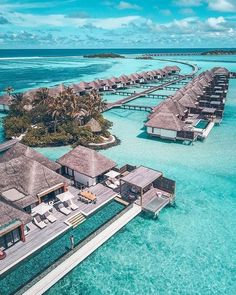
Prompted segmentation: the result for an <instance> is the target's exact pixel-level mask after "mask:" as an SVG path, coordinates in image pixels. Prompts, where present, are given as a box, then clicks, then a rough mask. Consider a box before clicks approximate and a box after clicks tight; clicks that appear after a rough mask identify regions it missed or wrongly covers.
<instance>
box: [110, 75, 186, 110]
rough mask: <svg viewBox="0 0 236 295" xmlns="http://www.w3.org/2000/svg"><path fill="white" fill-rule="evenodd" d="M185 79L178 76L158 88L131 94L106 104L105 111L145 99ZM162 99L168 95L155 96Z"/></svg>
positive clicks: (154, 87)
mask: <svg viewBox="0 0 236 295" xmlns="http://www.w3.org/2000/svg"><path fill="white" fill-rule="evenodd" d="M184 79H186V76H179V77H178V78H177V79H173V80H171V81H168V82H164V83H162V84H160V85H158V86H153V87H151V88H149V89H146V90H144V91H142V92H139V93H134V94H131V95H130V96H128V97H125V98H122V99H120V100H118V101H116V102H113V103H108V104H107V107H106V110H110V109H112V108H114V107H120V106H121V105H124V104H126V103H127V102H130V101H132V100H134V99H136V98H139V97H147V96H148V95H151V93H152V92H155V91H157V90H162V89H163V88H165V87H166V86H169V85H172V84H175V83H178V82H179V81H182V80H184ZM154 95H155V94H152V96H154ZM157 96H159V98H160V97H162V98H164V97H165V98H166V97H167V96H168V95H166V96H165V95H157Z"/></svg>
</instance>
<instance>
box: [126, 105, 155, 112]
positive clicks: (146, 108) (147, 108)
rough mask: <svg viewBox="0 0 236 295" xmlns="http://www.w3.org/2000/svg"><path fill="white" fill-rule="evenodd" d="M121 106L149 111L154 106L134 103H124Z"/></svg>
mask: <svg viewBox="0 0 236 295" xmlns="http://www.w3.org/2000/svg"><path fill="white" fill-rule="evenodd" d="M120 108H122V109H129V110H138V111H149V112H150V111H151V110H152V107H150V106H142V105H132V104H122V105H121V106H120Z"/></svg>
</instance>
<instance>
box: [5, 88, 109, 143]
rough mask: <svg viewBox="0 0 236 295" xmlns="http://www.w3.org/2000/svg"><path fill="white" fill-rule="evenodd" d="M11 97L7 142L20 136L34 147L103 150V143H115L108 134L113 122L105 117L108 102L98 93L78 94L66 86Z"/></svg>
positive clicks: (11, 95)
mask: <svg viewBox="0 0 236 295" xmlns="http://www.w3.org/2000/svg"><path fill="white" fill-rule="evenodd" d="M59 88H60V89H59ZM8 95H9V96H10V99H11V104H10V108H9V113H8V116H7V117H6V118H5V119H4V130H5V136H6V138H7V139H11V138H15V137H17V138H18V139H20V140H21V142H22V143H24V144H26V145H28V146H32V147H46V146H60V145H69V144H70V145H73V146H77V145H83V146H91V145H92V144H94V146H96V145H97V146H98V147H100V146H101V148H104V146H103V145H102V143H104V144H105V145H106V143H109V142H110V141H112V142H114V137H113V136H112V135H111V134H110V132H109V129H110V128H111V126H112V123H111V122H110V121H108V120H106V119H105V118H104V117H103V115H102V111H103V110H104V109H105V106H106V103H105V101H103V99H102V96H101V95H100V94H99V93H98V92H97V91H96V90H92V91H91V92H90V93H88V94H85V95H78V94H76V93H75V92H74V91H73V89H72V88H70V87H66V86H64V85H63V88H62V87H57V88H52V89H48V88H41V89H36V90H32V91H29V92H26V93H15V94H13V93H8Z"/></svg>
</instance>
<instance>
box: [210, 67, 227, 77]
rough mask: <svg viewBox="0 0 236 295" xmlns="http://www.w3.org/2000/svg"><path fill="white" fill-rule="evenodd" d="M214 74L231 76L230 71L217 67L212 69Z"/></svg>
mask: <svg viewBox="0 0 236 295" xmlns="http://www.w3.org/2000/svg"><path fill="white" fill-rule="evenodd" d="M212 72H213V73H214V74H220V75H229V70H227V69H226V68H223V67H215V68H213V69H212Z"/></svg>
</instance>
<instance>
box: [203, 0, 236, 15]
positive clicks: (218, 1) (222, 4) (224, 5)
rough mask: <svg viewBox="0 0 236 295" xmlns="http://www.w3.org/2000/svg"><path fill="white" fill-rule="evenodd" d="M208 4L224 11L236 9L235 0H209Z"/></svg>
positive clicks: (213, 8) (214, 8) (216, 9)
mask: <svg viewBox="0 0 236 295" xmlns="http://www.w3.org/2000/svg"><path fill="white" fill-rule="evenodd" d="M208 6H209V8H210V9H212V10H215V11H222V12H233V11H236V3H235V0H233V1H232V0H231V1H230V0H209V3H208Z"/></svg>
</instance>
